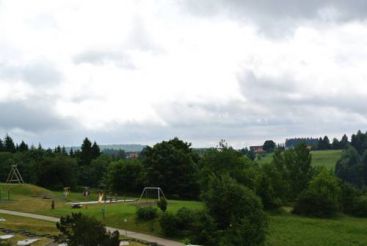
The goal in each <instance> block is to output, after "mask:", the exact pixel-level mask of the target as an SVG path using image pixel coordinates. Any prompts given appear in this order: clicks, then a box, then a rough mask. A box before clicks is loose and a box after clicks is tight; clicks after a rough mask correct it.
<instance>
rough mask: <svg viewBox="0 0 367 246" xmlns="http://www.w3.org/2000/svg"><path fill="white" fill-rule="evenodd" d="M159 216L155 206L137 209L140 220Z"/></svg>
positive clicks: (137, 216)
mask: <svg viewBox="0 0 367 246" xmlns="http://www.w3.org/2000/svg"><path fill="white" fill-rule="evenodd" d="M157 217H158V211H157V208H155V207H142V208H138V209H137V210H136V218H137V219H138V220H143V221H148V220H153V219H155V218H157Z"/></svg>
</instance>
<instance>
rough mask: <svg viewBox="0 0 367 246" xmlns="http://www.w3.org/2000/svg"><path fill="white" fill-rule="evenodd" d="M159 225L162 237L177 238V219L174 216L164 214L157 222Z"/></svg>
mask: <svg viewBox="0 0 367 246" xmlns="http://www.w3.org/2000/svg"><path fill="white" fill-rule="evenodd" d="M159 224H160V226H161V229H162V233H163V234H164V235H166V236H169V237H173V236H177V234H178V230H177V219H176V216H175V215H174V214H171V213H164V214H163V215H162V217H161V219H160V220H159Z"/></svg>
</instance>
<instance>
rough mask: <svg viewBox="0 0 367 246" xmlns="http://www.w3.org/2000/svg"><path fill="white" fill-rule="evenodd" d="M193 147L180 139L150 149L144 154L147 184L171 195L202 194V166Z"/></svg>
mask: <svg viewBox="0 0 367 246" xmlns="http://www.w3.org/2000/svg"><path fill="white" fill-rule="evenodd" d="M190 146H191V144H188V143H186V142H183V141H182V140H179V139H178V138H174V139H172V140H169V141H163V142H161V143H158V144H156V145H154V146H153V147H147V148H145V150H144V151H143V153H142V163H143V166H144V168H145V170H146V184H147V185H148V186H159V187H161V188H162V189H163V191H164V192H165V193H167V194H171V195H177V196H179V197H185V198H195V197H197V196H198V194H199V185H198V182H197V173H198V167H197V164H196V162H195V158H196V155H195V154H194V153H193V151H192V149H191V147H190Z"/></svg>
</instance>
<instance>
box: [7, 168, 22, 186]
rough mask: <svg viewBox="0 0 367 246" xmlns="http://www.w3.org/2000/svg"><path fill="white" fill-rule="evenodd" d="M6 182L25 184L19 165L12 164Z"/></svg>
mask: <svg viewBox="0 0 367 246" xmlns="http://www.w3.org/2000/svg"><path fill="white" fill-rule="evenodd" d="M6 183H18V184H24V181H23V178H22V175H21V174H20V172H19V170H18V167H17V165H11V169H10V173H9V175H8V178H7V179H6Z"/></svg>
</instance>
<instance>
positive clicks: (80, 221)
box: [56, 213, 120, 246]
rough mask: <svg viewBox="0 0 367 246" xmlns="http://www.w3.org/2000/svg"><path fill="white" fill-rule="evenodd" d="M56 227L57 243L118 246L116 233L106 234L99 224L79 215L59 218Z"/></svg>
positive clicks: (90, 218) (102, 226) (74, 214)
mask: <svg viewBox="0 0 367 246" xmlns="http://www.w3.org/2000/svg"><path fill="white" fill-rule="evenodd" d="M56 227H57V229H59V231H60V232H61V234H60V235H59V236H58V242H63V243H67V244H68V245H88V246H98V245H104V246H118V245H120V240H119V232H118V231H115V232H113V233H112V234H111V233H108V232H107V231H106V228H105V226H104V225H103V224H102V223H101V222H99V221H97V220H96V219H95V218H92V217H88V216H86V215H83V214H81V213H73V214H71V215H67V216H65V217H61V218H60V222H57V223H56Z"/></svg>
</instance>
